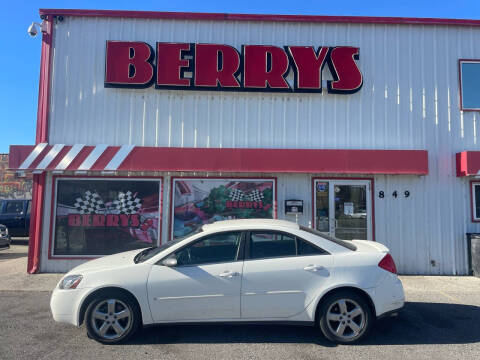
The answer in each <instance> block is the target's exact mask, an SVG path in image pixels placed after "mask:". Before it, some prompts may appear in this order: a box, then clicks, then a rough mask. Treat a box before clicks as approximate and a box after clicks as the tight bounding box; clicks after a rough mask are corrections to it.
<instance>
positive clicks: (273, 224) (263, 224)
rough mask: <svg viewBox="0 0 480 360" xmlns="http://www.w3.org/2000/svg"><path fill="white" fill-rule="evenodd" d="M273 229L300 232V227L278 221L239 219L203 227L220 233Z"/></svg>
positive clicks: (288, 222)
mask: <svg viewBox="0 0 480 360" xmlns="http://www.w3.org/2000/svg"><path fill="white" fill-rule="evenodd" d="M255 227H258V228H271V229H275V228H278V227H282V228H289V229H294V230H298V229H300V227H299V226H298V224H295V223H294V222H291V221H286V220H277V219H239V220H223V221H216V222H214V223H212V224H205V225H203V226H202V230H203V231H220V230H228V229H241V230H243V229H252V228H255Z"/></svg>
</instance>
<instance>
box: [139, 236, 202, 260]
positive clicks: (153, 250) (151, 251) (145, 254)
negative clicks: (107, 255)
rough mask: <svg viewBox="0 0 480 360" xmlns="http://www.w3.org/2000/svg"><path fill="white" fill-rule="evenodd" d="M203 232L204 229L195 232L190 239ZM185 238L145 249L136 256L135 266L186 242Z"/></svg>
mask: <svg viewBox="0 0 480 360" xmlns="http://www.w3.org/2000/svg"><path fill="white" fill-rule="evenodd" d="M201 231H202V228H199V229H198V230H197V231H195V232H193V233H192V234H190V235H189V236H188V237H190V236H193V235H195V234H198V233H199V232H201ZM185 238H186V237H182V238H179V239H175V240H172V241H168V242H167V243H165V244H163V245H160V246H152V247H149V248H146V249H143V250H142V251H140V252H139V253H138V254H137V255H135V258H134V259H133V261H134V262H135V264H138V263H142V262H144V261H146V260H148V259H151V258H152V257H154V256H155V255H157V254H159V253H161V252H162V251H164V250H166V249H168V248H169V247H171V246H173V245H175V244H178V243H179V242H180V241H182V240H184V239H185Z"/></svg>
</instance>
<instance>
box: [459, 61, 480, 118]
mask: <svg viewBox="0 0 480 360" xmlns="http://www.w3.org/2000/svg"><path fill="white" fill-rule="evenodd" d="M460 79H461V84H460V86H461V96H462V110H478V109H480V60H460Z"/></svg>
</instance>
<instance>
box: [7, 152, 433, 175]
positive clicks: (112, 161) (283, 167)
mask: <svg viewBox="0 0 480 360" xmlns="http://www.w3.org/2000/svg"><path fill="white" fill-rule="evenodd" d="M19 164H20V165H19ZM9 168H10V169H16V170H28V171H33V172H34V173H35V172H42V171H52V172H53V173H62V172H64V171H73V172H75V173H76V174H82V173H86V172H88V171H101V172H105V173H109V172H115V171H154V172H158V171H160V172H162V171H192V172H194V171H206V172H240V173H243V172H245V173H262V172H263V173H314V174H315V173H319V174H320V173H350V174H412V175H427V174H428V152H427V151H426V150H358V149H243V148H242V149H232V148H166V147H149V146H133V145H123V146H108V145H96V146H86V145H82V144H77V145H73V146H70V145H63V144H56V145H49V144H38V145H37V146H35V147H34V146H22V145H12V146H11V147H10V158H9Z"/></svg>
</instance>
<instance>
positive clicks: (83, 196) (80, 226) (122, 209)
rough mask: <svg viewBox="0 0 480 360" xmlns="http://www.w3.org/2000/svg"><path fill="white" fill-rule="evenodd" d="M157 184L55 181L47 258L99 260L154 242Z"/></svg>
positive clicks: (108, 181)
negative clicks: (104, 256) (98, 257)
mask: <svg viewBox="0 0 480 360" xmlns="http://www.w3.org/2000/svg"><path fill="white" fill-rule="evenodd" d="M160 189H161V181H159V180H144V179H142V180H135V179H125V180H123V179H58V180H57V184H56V206H55V227H54V229H55V230H54V240H53V241H54V243H53V255H54V256H55V255H61V256H99V255H109V254H114V253H117V252H122V251H127V250H132V249H138V248H142V247H147V246H152V245H157V244H158V239H159V221H160V212H159V209H160V198H159V194H160Z"/></svg>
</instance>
